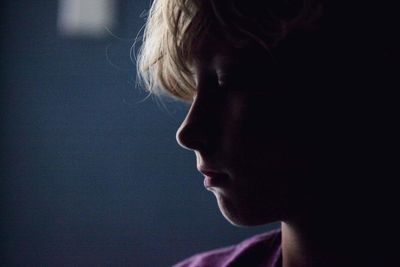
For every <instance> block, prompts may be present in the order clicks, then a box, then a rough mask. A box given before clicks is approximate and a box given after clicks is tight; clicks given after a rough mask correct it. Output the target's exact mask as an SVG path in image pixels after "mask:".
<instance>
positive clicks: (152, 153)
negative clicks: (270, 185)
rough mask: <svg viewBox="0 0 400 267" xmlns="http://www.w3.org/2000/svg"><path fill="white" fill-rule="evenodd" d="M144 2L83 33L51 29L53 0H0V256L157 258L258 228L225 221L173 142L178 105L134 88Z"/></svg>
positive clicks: (123, 4) (30, 260) (165, 259)
mask: <svg viewBox="0 0 400 267" xmlns="http://www.w3.org/2000/svg"><path fill="white" fill-rule="evenodd" d="M147 7H148V1H143V0H140V1H129V2H128V1H120V8H119V26H118V27H117V28H116V29H115V30H114V32H113V33H114V34H115V35H116V36H114V37H113V36H111V35H110V36H109V37H107V38H104V39H97V40H90V39H83V38H81V39H79V38H75V39H74V38H73V39H68V38H63V37H60V36H59V35H58V33H57V27H56V19H57V1H28V0H23V1H12V0H7V1H2V4H1V11H0V12H1V14H0V15H1V16H0V17H1V18H0V20H1V24H0V27H1V28H0V29H1V31H0V33H1V35H0V36H1V39H0V40H1V46H0V47H1V59H0V86H1V90H0V97H1V98H0V127H1V128H0V129H1V131H0V146H1V147H0V153H1V154H0V186H1V187H0V190H1V191H0V192H1V195H0V240H1V248H0V251H1V258H0V263H1V264H0V265H2V266H111V265H113V266H168V265H171V264H172V263H174V262H176V261H179V260H180V259H182V258H184V257H187V256H189V255H191V254H193V253H195V252H198V251H202V250H206V249H211V248H215V247H218V246H223V245H229V244H231V243H234V242H238V241H240V240H241V239H243V238H245V237H247V236H250V235H251V234H253V233H256V232H262V231H265V230H266V229H268V227H261V228H255V229H244V228H236V227H233V226H231V225H230V224H229V223H228V222H226V221H225V219H224V218H223V217H222V216H221V215H220V213H219V210H218V208H217V205H216V202H215V199H214V196H213V195H212V194H211V193H209V192H208V191H206V190H205V189H204V188H203V185H202V178H201V177H200V175H199V174H198V173H197V171H196V170H195V159H194V156H193V155H192V153H190V152H188V151H185V150H183V149H181V148H179V147H178V145H177V144H176V141H175V130H176V128H177V127H178V125H179V122H180V121H181V120H182V118H183V117H184V114H185V111H186V109H187V107H185V106H184V105H182V104H179V103H173V102H170V101H169V102H168V101H167V102H166V105H167V108H168V111H169V112H166V110H165V109H164V108H163V107H162V105H160V104H159V103H157V101H155V100H154V99H152V98H148V99H146V100H144V99H145V97H146V94H145V93H143V92H142V91H140V90H139V89H137V88H135V65H134V63H132V62H131V60H130V47H131V45H132V42H133V37H134V36H136V34H137V32H138V31H139V29H140V27H141V25H142V24H143V19H142V18H140V14H141V13H142V11H143V10H144V9H146V8H147ZM117 37H120V38H117Z"/></svg>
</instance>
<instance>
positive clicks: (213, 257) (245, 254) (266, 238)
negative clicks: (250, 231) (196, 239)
mask: <svg viewBox="0 0 400 267" xmlns="http://www.w3.org/2000/svg"><path fill="white" fill-rule="evenodd" d="M280 244H281V233H280V230H279V229H276V230H272V231H269V232H266V233H262V234H259V235H255V236H253V237H251V238H248V239H246V240H244V241H242V242H240V243H239V244H237V245H233V246H228V247H224V248H219V249H215V250H211V251H207V252H203V253H199V254H196V255H194V256H192V257H190V258H188V259H186V260H184V261H182V262H180V263H177V264H176V265H174V266H173V267H213V266H228V265H229V266H232V265H236V266H241V265H240V264H245V266H251V265H257V264H263V263H264V264H267V263H268V262H271V260H272V258H274V259H275V260H277V258H278V257H280ZM266 266H270V265H266ZM272 266H273V265H272Z"/></svg>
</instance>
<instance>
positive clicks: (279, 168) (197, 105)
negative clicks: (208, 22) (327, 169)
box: [177, 44, 348, 267]
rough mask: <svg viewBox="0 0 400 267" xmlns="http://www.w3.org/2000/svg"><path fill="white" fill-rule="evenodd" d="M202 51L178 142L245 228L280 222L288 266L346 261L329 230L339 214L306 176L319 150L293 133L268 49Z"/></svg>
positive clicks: (222, 206)
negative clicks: (316, 193) (194, 89)
mask: <svg viewBox="0 0 400 267" xmlns="http://www.w3.org/2000/svg"><path fill="white" fill-rule="evenodd" d="M203 49H204V50H199V52H198V53H199V55H198V57H197V60H196V61H195V63H194V64H193V70H194V75H195V80H196V84H197V92H196V94H195V96H194V99H193V101H192V103H191V108H190V110H189V112H188V114H187V116H186V119H185V120H184V121H183V123H182V125H181V127H180V128H179V130H178V132H177V140H178V143H179V144H180V145H181V146H183V147H184V148H187V149H190V150H192V151H194V153H195V155H196V158H197V168H198V170H199V171H200V172H202V173H203V174H204V176H205V178H206V180H205V186H206V188H207V189H208V190H209V191H211V192H212V193H213V194H214V195H215V197H216V199H217V202H218V206H219V208H220V210H221V212H222V214H223V215H224V217H225V218H226V219H227V220H228V221H230V222H231V223H232V224H234V225H242V226H252V225H261V224H267V223H272V222H276V221H281V222H282V255H283V267H305V266H307V267H310V266H318V267H319V266H340V263H341V262H343V260H344V259H347V258H346V257H347V256H348V254H347V250H346V249H345V248H344V249H343V251H342V252H341V251H340V250H338V249H337V246H340V242H341V238H340V237H339V236H335V234H333V233H332V234H330V235H329V234H326V233H327V232H329V229H331V227H333V225H334V222H335V220H333V221H332V219H333V217H331V216H334V215H332V214H331V213H329V212H326V213H324V212H323V213H322V215H321V214H320V213H321V212H320V211H321V207H324V205H323V204H322V203H321V202H322V201H323V200H320V201H318V200H317V201H316V199H315V197H314V196H313V194H312V192H313V190H309V189H308V186H309V185H310V183H307V182H306V181H307V179H308V175H309V173H308V172H307V171H306V170H309V169H310V166H312V162H313V153H314V151H313V150H312V148H311V146H308V145H307V144H306V145H304V144H302V145H300V146H299V145H298V144H297V143H296V142H297V141H296V139H295V138H294V139H293V138H292V132H293V128H292V127H291V125H290V123H289V125H288V122H290V119H289V118H290V114H291V112H294V111H291V110H290V107H288V105H287V101H286V97H287V91H285V89H284V88H278V87H279V86H278V87H277V84H276V83H272V82H271V80H272V79H270V78H269V72H268V71H265V70H268V69H270V63H269V58H268V56H267V54H265V53H263V52H261V51H262V50H261V49H260V50H257V49H246V48H232V47H231V46H229V45H226V44H212V45H210V44H207V45H204V46H203ZM299 180H300V182H299ZM303 181H304V183H303ZM315 203H318V204H315ZM320 215H321V216H320ZM327 230H328V231H327ZM342 230H343V229H342ZM342 266H343V265H342Z"/></svg>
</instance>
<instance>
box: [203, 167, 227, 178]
mask: <svg viewBox="0 0 400 267" xmlns="http://www.w3.org/2000/svg"><path fill="white" fill-rule="evenodd" d="M198 171H199V172H201V173H202V174H204V175H206V176H210V177H213V176H219V175H224V173H222V172H219V171H215V170H212V169H208V168H198Z"/></svg>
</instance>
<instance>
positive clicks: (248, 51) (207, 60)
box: [192, 39, 273, 67]
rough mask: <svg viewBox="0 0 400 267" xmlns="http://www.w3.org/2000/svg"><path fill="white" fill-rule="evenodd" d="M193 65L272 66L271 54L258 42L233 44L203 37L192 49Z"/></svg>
mask: <svg viewBox="0 0 400 267" xmlns="http://www.w3.org/2000/svg"><path fill="white" fill-rule="evenodd" d="M192 60H193V63H194V65H195V66H199V65H218V66H225V65H243V66H247V67H251V66H253V67H266V66H272V63H273V60H272V56H271V54H270V53H269V51H267V50H266V49H265V48H263V47H261V46H260V45H258V44H255V43H251V42H247V43H245V44H241V45H237V46H234V45H232V44H231V43H228V42H227V41H223V40H216V39H205V40H202V41H200V42H199V44H198V45H197V46H196V47H195V49H193V51H192Z"/></svg>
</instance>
